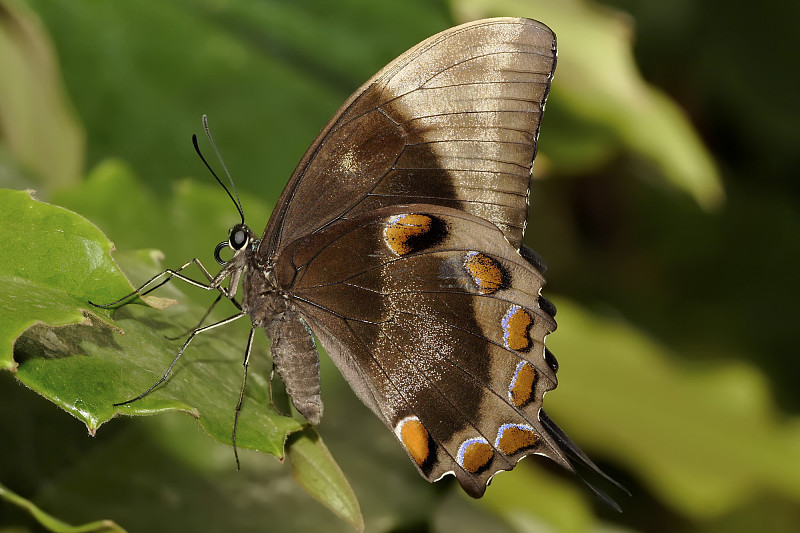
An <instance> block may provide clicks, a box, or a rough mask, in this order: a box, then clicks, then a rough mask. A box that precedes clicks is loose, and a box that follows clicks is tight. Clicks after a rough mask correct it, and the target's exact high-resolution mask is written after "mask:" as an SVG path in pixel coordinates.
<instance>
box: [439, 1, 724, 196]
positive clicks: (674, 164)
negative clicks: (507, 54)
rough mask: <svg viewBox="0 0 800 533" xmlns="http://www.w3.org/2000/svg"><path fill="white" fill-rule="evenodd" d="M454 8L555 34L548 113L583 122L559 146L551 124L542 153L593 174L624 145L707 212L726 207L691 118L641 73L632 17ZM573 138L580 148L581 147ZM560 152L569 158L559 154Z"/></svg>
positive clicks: (569, 7) (562, 9) (472, 5)
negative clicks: (581, 164)
mask: <svg viewBox="0 0 800 533" xmlns="http://www.w3.org/2000/svg"><path fill="white" fill-rule="evenodd" d="M451 6H452V8H453V11H454V12H455V13H456V18H457V19H459V20H461V21H466V20H472V19H475V18H481V17H487V16H501V15H505V16H517V17H520V16H522V17H530V18H534V19H536V20H540V21H542V22H544V23H545V24H547V25H548V26H549V27H550V28H551V29H552V30H553V31H554V32H555V33H556V36H557V38H558V68H557V69H556V76H555V80H554V81H553V88H552V95H551V96H550V98H549V100H548V104H547V105H548V111H551V108H553V107H556V106H558V107H561V106H564V107H566V108H567V109H568V112H569V113H572V114H574V115H575V116H576V117H578V118H579V120H580V123H579V124H576V126H577V127H576V128H574V129H572V130H570V132H569V136H568V137H566V138H563V139H556V138H555V136H554V135H552V134H553V133H555V132H552V131H549V128H548V124H549V120H548V119H547V118H545V125H544V129H545V130H547V133H546V134H543V135H542V143H541V149H542V152H543V153H544V154H545V155H550V156H556V155H558V159H557V160H556V163H560V162H562V161H563V162H564V163H565V165H567V166H570V165H571V166H574V165H575V158H576V157H580V156H583V157H584V158H587V159H586V166H587V167H588V166H597V164H598V160H599V159H600V158H603V157H604V158H605V159H608V158H610V157H612V156H613V155H614V152H615V151H616V146H617V145H621V146H624V147H625V148H626V149H628V150H630V151H632V152H635V153H637V154H640V155H641V156H643V157H644V158H646V159H647V160H649V161H651V162H652V163H653V164H655V166H656V167H657V168H658V170H659V172H660V174H661V175H662V177H663V179H664V180H665V182H666V183H667V184H669V185H670V186H672V187H675V188H678V189H680V190H683V191H685V192H686V193H688V194H690V195H691V196H692V197H693V198H694V199H695V200H696V201H697V202H698V203H699V204H700V205H701V206H703V207H705V208H713V207H715V206H717V205H719V203H720V202H721V201H722V200H723V198H724V191H723V188H722V183H721V181H720V176H719V172H718V170H717V168H716V164H715V162H714V160H713V158H712V156H711V155H710V154H709V152H708V150H707V149H706V147H705V146H704V145H703V142H702V141H701V139H700V137H699V136H698V134H697V133H696V132H695V130H694V128H693V127H692V125H691V124H690V122H689V121H688V119H687V117H686V114H685V113H684V112H683V111H682V110H681V109H680V108H679V107H678V105H677V104H676V103H675V102H673V101H672V100H670V99H669V98H668V97H667V96H666V95H664V94H663V93H662V92H661V91H659V90H657V89H656V88H654V87H652V86H650V85H648V84H647V83H646V82H645V81H644V79H643V78H642V76H641V74H640V73H639V71H638V69H637V67H636V64H635V61H634V58H633V52H632V43H631V34H632V31H631V28H630V20H629V19H628V18H626V17H625V16H623V15H622V14H620V13H618V12H615V11H613V10H611V9H609V8H605V7H604V8H601V7H599V6H595V5H594V4H593V3H591V2H584V1H576V2H553V1H550V0H451ZM587 131H588V133H589V136H588V137H587ZM601 132H605V133H601ZM573 136H575V137H577V138H578V139H581V140H582V143H579V144H578V145H577V146H576V145H575V144H574V143H573V142H572V141H573ZM559 146H563V147H565V149H568V151H567V152H564V153H563V154H560V155H559V152H558V150H559ZM576 148H577V149H578V150H577V151H576V150H575V149H576Z"/></svg>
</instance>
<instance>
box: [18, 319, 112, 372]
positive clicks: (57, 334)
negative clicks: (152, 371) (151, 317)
mask: <svg viewBox="0 0 800 533" xmlns="http://www.w3.org/2000/svg"><path fill="white" fill-rule="evenodd" d="M116 335H117V333H116V332H115V331H114V330H113V329H112V328H110V327H98V326H97V325H94V324H73V325H70V326H60V327H52V326H47V325H44V324H36V325H34V326H31V327H30V328H28V329H27V330H25V332H24V333H23V334H22V335H21V336H20V337H19V338H18V339H17V342H16V343H14V359H15V360H16V361H17V362H18V363H20V364H22V363H24V362H25V361H27V360H29V359H33V358H40V359H59V358H63V357H70V356H73V355H83V356H87V355H88V353H87V351H86V349H85V348H84V343H87V342H88V343H91V344H94V345H97V346H101V347H104V348H111V349H116V350H120V349H121V347H120V345H119V344H118V343H117V341H116V339H115V336H116Z"/></svg>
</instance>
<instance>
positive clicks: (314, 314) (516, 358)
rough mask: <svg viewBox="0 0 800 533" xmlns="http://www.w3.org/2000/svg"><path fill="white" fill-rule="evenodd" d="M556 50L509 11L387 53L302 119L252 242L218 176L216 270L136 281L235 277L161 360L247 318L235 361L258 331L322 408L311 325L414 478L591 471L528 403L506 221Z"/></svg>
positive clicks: (293, 388) (512, 242)
mask: <svg viewBox="0 0 800 533" xmlns="http://www.w3.org/2000/svg"><path fill="white" fill-rule="evenodd" d="M555 65H556V39H555V35H554V34H553V32H552V31H551V30H550V29H549V28H548V27H547V26H545V25H544V24H541V23H540V22H536V21H533V20H528V19H520V18H498V19H489V20H480V21H477V22H471V23H469V24H464V25H462V26H458V27H455V28H451V29H449V30H447V31H444V32H442V33H440V34H438V35H435V36H433V37H431V38H429V39H427V40H425V41H423V42H422V43H420V44H419V45H417V46H415V47H414V48H412V49H411V50H409V51H407V52H406V53H404V54H403V55H401V56H400V57H398V58H397V59H395V60H394V61H392V62H391V63H389V65H387V66H386V67H385V68H384V69H383V70H381V71H380V72H378V73H377V74H376V75H375V76H373V77H372V78H371V79H370V80H369V81H367V83H365V84H364V85H363V86H362V87H361V88H359V89H358V90H357V91H356V92H355V93H354V94H353V95H352V96H351V97H350V98H349V99H348V100H347V101H346V102H345V103H344V105H342V107H341V108H340V109H339V111H338V112H337V113H336V114H335V115H334V116H333V118H332V119H331V120H330V121H329V122H328V124H327V125H326V126H325V128H324V129H323V130H322V132H321V133H320V134H319V136H317V138H316V140H315V141H314V142H313V144H312V145H311V147H310V148H309V149H308V151H307V152H306V154H305V156H304V157H303V159H302V160H301V161H300V164H299V165H298V167H297V170H295V172H294V174H293V175H292V177H291V179H290V180H289V183H288V185H287V186H286V188H285V189H284V191H283V194H282V195H281V197H280V200H279V201H278V204H277V206H276V208H275V210H274V212H273V214H272V218H271V219H270V221H269V224H268V225H267V228H266V230H265V231H264V235H263V236H262V237H261V239H258V238H257V236H256V235H255V234H254V233H253V232H252V231H251V229H250V228H249V227H248V226H247V225H246V224H245V222H244V214H243V211H242V208H241V203H240V202H239V201H238V195H236V198H235V199H234V195H231V193H230V192H228V194H229V195H230V196H231V199H233V200H234V202H235V203H236V205H237V208H238V209H239V213H240V215H241V218H242V222H241V223H240V224H237V225H235V226H234V227H233V228H231V230H230V236H229V239H228V240H227V241H225V242H223V243H220V245H219V246H218V247H217V249H216V251H215V258H216V259H217V261H219V262H220V263H221V264H223V265H224V268H223V269H222V271H221V272H220V273H219V274H217V275H216V276H214V277H212V276H211V275H210V274H208V271H207V270H205V269H204V268H203V272H205V273H206V276H207V278H208V283H199V282H197V281H193V280H190V279H189V278H186V277H184V276H183V275H181V274H179V271H180V269H179V270H167V271H165V272H163V273H161V274H159V276H156V277H154V278H153V279H152V280H150V282H148V283H147V284H145V285H144V286H143V287H142V288H140V289H139V290H138V291H137V293H139V294H144V293H143V292H142V290H143V289H145V288H146V287H148V286H149V285H150V284H151V283H152V282H154V281H155V280H156V279H158V278H159V277H160V276H163V275H167V276H168V278H167V279H170V278H172V277H178V278H180V279H183V280H185V281H189V282H190V283H192V284H194V285H196V286H200V287H203V288H205V289H208V290H215V291H219V292H220V295H219V297H218V300H219V298H220V297H221V296H223V295H224V296H225V297H227V298H229V299H231V300H232V301H233V302H234V303H235V304H237V305H239V304H238V302H237V301H236V300H235V298H234V296H235V293H236V291H237V287H238V285H239V282H240V281H241V283H242V295H243V296H242V302H241V304H240V313H239V314H237V315H235V316H233V317H231V318H229V319H227V320H225V321H223V322H220V323H217V324H212V325H210V326H206V327H202V328H201V327H198V328H197V329H196V330H194V332H193V333H192V335H191V336H190V337H189V339H188V340H187V342H186V344H185V345H184V347H183V349H181V351H180V352H179V354H178V356H177V357H176V358H175V361H177V358H178V357H179V356H180V354H181V353H182V352H183V350H184V349H185V348H186V346H187V345H188V344H189V341H191V338H192V337H193V336H194V335H195V334H196V333H199V332H202V331H205V330H208V329H211V328H214V327H218V326H219V325H222V324H224V323H228V322H231V321H233V320H236V319H238V318H241V317H244V316H249V317H250V319H251V320H252V324H253V329H252V330H251V333H250V342H249V343H248V348H247V356H246V358H249V353H250V345H251V343H252V340H253V335H254V333H255V330H256V328H264V330H265V331H266V334H267V336H268V337H269V339H270V341H271V346H272V357H273V362H274V367H275V369H276V370H277V371H278V374H279V375H280V376H281V379H282V380H283V382H284V384H285V386H286V389H287V392H288V393H289V395H290V397H291V399H292V402H293V403H294V405H295V407H296V408H297V410H298V411H299V412H300V413H301V414H303V416H305V417H306V418H307V419H308V421H309V422H311V423H312V424H317V423H318V422H319V421H320V419H321V417H322V399H321V396H320V371H319V355H318V354H317V348H316V345H315V341H314V336H316V338H317V339H319V341H320V342H321V343H322V345H323V346H324V347H325V350H326V351H327V352H328V353H329V354H330V356H331V358H332V359H333V361H334V362H335V363H336V365H337V367H338V368H339V369H340V370H341V372H342V374H343V375H344V377H345V378H346V379H347V381H348V382H349V383H350V386H351V387H352V388H353V390H354V391H355V392H356V394H357V395H358V397H359V398H360V399H361V401H363V402H364V403H365V404H366V405H367V406H368V407H369V408H370V409H371V410H372V411H373V412H374V413H375V414H376V415H377V416H378V418H380V419H381V420H382V421H383V423H384V424H386V426H387V427H388V428H389V429H390V430H391V431H392V432H393V433H394V434H395V436H396V437H397V439H398V441H399V442H400V444H401V445H402V446H403V448H404V449H405V451H406V453H407V454H408V456H409V458H410V459H411V461H412V463H413V464H414V466H415V467H416V468H417V469H418V470H419V472H420V474H421V475H422V476H423V477H425V478H426V479H427V480H429V481H436V480H438V479H440V478H442V477H443V476H445V475H446V474H454V475H455V477H456V478H457V479H458V481H459V483H460V484H461V486H462V487H463V488H464V490H465V491H466V492H467V493H468V494H469V495H471V496H474V497H480V496H481V495H482V494H483V493H484V491H485V490H486V486H487V485H488V484H489V482H490V480H491V478H492V476H494V475H495V474H496V473H497V472H499V471H501V470H511V469H512V468H514V466H515V464H516V463H517V462H518V461H519V460H520V459H521V458H522V457H525V456H526V455H530V454H539V455H545V456H547V457H549V458H550V459H552V460H553V461H555V462H556V463H558V464H560V465H561V466H563V467H564V468H566V469H568V470H570V471H574V464H577V465H583V466H584V467H588V468H589V469H590V470H593V471H594V472H596V473H598V474H599V475H601V476H603V477H606V476H605V475H604V474H602V472H600V471H599V469H598V468H597V467H596V466H595V465H594V463H592V461H591V460H589V459H588V458H587V457H586V455H584V454H583V452H581V450H580V449H579V448H578V447H577V446H576V445H575V444H574V443H573V442H572V441H571V440H570V439H569V438H568V437H567V436H566V435H565V434H564V433H563V431H561V429H559V428H558V426H556V424H555V423H554V422H553V421H552V420H551V419H550V418H549V417H548V416H547V415H546V414H545V412H544V411H543V410H542V398H543V396H544V394H545V393H546V392H547V391H549V390H552V389H554V388H555V387H556V385H557V378H556V371H557V370H558V363H557V362H556V359H555V357H554V356H553V354H552V353H550V351H549V350H548V349H547V348H546V347H545V337H546V336H547V335H548V334H549V333H551V332H553V331H554V330H555V329H556V322H555V320H554V316H555V314H556V310H555V307H554V306H553V305H552V304H551V303H550V302H548V301H547V300H546V299H544V298H543V297H542V296H541V295H540V291H541V288H542V286H543V284H544V278H543V276H542V273H543V272H544V269H545V267H544V264H543V262H542V260H541V259H540V258H539V256H538V255H537V254H536V253H535V252H533V251H532V250H530V249H529V248H527V247H525V246H523V245H522V236H523V232H524V231H525V224H526V218H527V214H528V194H529V186H530V181H531V169H532V165H533V159H534V157H535V155H536V145H537V138H538V135H539V125H540V122H541V118H542V111H543V110H544V104H545V100H546V98H547V95H548V91H549V89H550V82H551V80H552V78H553V72H554V69H555ZM195 146H196V139H195ZM201 157H202V156H201ZM218 180H219V179H218ZM220 184H222V182H221V181H220ZM223 187H224V185H223ZM226 190H227V189H226ZM234 193H235V188H234ZM226 247H228V248H230V249H232V250H233V257H232V259H230V260H229V261H223V260H222V259H221V258H220V255H219V254H220V251H221V250H222V249H223V248H226ZM192 262H194V263H196V264H198V265H200V263H199V261H197V260H193V261H191V262H189V263H187V264H186V265H184V266H188V265H189V264H191V263H192ZM200 266H201V268H202V265H200ZM228 278H229V279H230V282H229V285H228V287H227V288H226V287H223V285H222V284H223V282H224V280H226V279H228ZM164 282H166V280H162V282H161V283H159V285H158V286H160V285H161V284H163V283H164ZM150 290H152V289H150ZM146 292H149V291H146ZM134 294H136V293H134ZM109 305H113V304H109ZM174 364H175V362H174V361H173V365H174ZM246 364H247V359H246V362H245V379H246ZM171 368H172V366H170V370H171ZM168 374H169V370H168V371H167V373H166V374H165V375H164V377H163V378H162V379H161V380H159V382H158V383H156V384H155V385H154V386H153V387H152V388H151V389H149V390H148V391H146V392H145V393H144V394H142V395H140V396H139V397H138V398H141V397H142V396H144V395H146V394H147V393H148V392H150V390H152V389H153V388H155V387H156V386H157V385H159V384H160V383H161V382H163V381H164V379H166V377H167V375H168ZM242 391H244V386H243V388H242ZM138 398H136V399H138ZM131 401H134V400H131ZM125 403H128V402H125ZM240 407H241V397H240V401H239V406H237V411H236V413H237V419H238V412H239V409H240ZM234 427H235V426H234ZM233 437H234V445H235V437H236V435H235V429H234V435H233ZM606 479H608V480H609V481H611V480H610V478H607V477H606ZM611 482H612V483H613V481H611ZM593 490H595V491H596V492H597V493H598V494H599V495H600V496H601V497H602V498H603V499H605V500H607V501H609V502H610V503H611V504H612V505H614V506H615V505H616V504H614V503H613V502H611V501H610V498H608V497H607V496H605V495H604V494H603V493H602V492H601V491H599V490H597V489H594V488H593Z"/></svg>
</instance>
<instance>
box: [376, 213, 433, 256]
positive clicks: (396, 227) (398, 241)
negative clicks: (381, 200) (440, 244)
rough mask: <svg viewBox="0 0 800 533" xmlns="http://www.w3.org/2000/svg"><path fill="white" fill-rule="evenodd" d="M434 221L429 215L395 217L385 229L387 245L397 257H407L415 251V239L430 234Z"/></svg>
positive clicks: (384, 234) (384, 236)
mask: <svg viewBox="0 0 800 533" xmlns="http://www.w3.org/2000/svg"><path fill="white" fill-rule="evenodd" d="M432 227H433V219H432V218H431V217H429V216H427V215H420V214H415V213H411V214H408V215H400V216H397V217H393V218H392V219H391V222H390V223H389V225H388V226H386V227H385V228H384V229H383V238H384V240H385V241H386V245H387V246H389V248H390V249H391V250H392V251H393V252H394V253H396V254H397V255H407V254H410V253H411V252H413V251H414V249H415V247H414V244H413V242H414V239H419V238H420V237H422V236H423V235H425V234H427V233H429V232H430V231H431V229H432Z"/></svg>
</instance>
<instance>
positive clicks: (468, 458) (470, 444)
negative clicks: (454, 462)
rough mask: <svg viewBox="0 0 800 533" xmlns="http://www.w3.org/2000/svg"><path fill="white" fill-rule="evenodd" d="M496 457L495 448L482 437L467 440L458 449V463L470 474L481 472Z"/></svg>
mask: <svg viewBox="0 0 800 533" xmlns="http://www.w3.org/2000/svg"><path fill="white" fill-rule="evenodd" d="M493 457H494V449H493V448H492V447H491V445H490V444H489V443H488V442H486V441H485V440H484V439H482V438H475V439H469V440H467V441H465V442H464V443H463V444H462V445H461V447H460V448H459V450H458V464H460V465H461V466H462V467H463V468H464V470H466V471H467V472H469V473H470V474H475V473H477V472H480V471H481V470H483V469H484V468H486V467H487V466H489V462H490V461H491V460H492V458H493Z"/></svg>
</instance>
